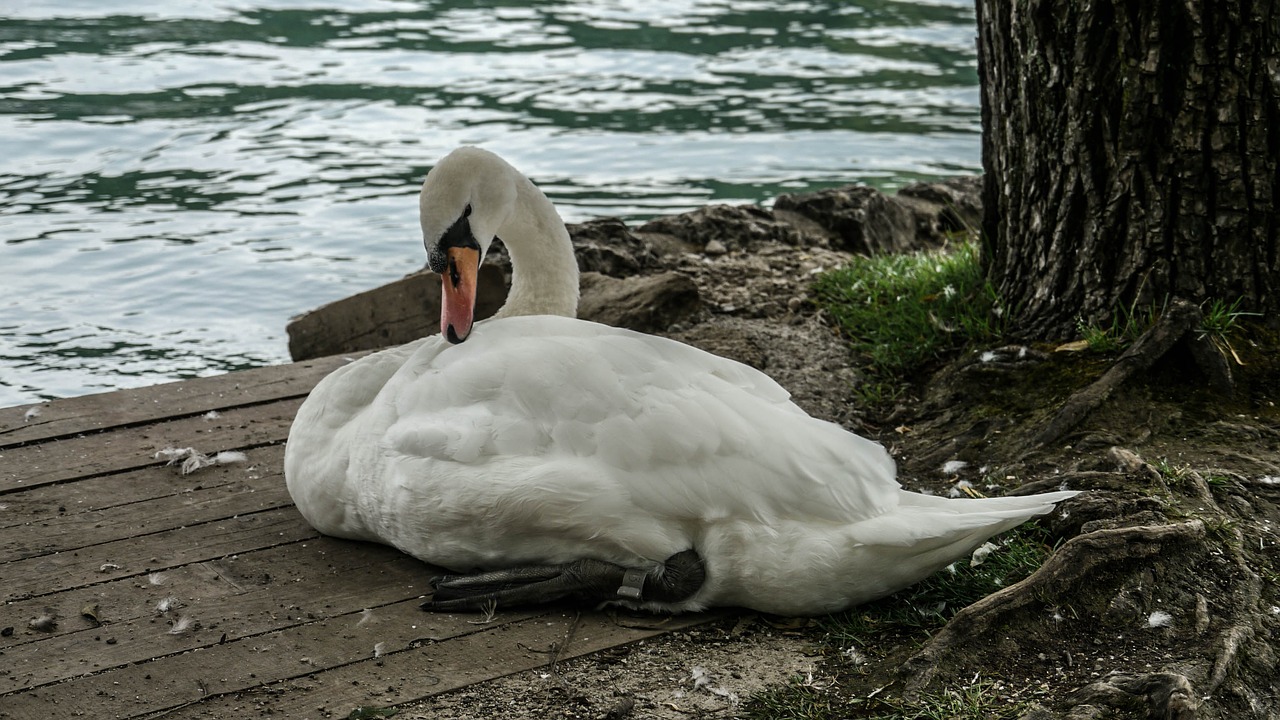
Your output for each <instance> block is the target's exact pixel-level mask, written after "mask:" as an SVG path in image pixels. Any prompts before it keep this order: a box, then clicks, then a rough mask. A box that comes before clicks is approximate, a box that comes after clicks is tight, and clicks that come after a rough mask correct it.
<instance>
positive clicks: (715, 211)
mask: <svg viewBox="0 0 1280 720" xmlns="http://www.w3.org/2000/svg"><path fill="white" fill-rule="evenodd" d="M637 232H640V233H656V234H665V235H671V236H674V237H676V238H678V239H680V240H681V241H683V242H685V243H687V244H689V245H691V246H693V248H695V249H696V250H698V251H704V248H706V247H707V246H708V245H709V244H710V243H713V242H718V243H720V246H721V247H723V248H725V249H726V250H745V249H749V248H752V247H755V246H757V245H760V244H764V243H782V244H785V245H811V244H823V245H825V244H826V241H827V238H826V237H823V236H819V237H813V236H812V235H810V234H809V233H807V232H805V231H804V230H803V229H801V228H797V227H796V226H794V225H792V224H791V223H788V222H785V221H782V220H779V219H778V218H776V217H774V215H773V213H771V212H769V211H768V210H765V209H764V208H762V207H759V206H757V205H708V206H706V207H704V208H698V209H697V210H693V211H691V212H687V213H680V214H679V215H670V216H667V217H660V218H655V219H653V220H650V221H649V222H647V223H645V224H644V225H641V226H640V227H639V228H638V229H637Z"/></svg>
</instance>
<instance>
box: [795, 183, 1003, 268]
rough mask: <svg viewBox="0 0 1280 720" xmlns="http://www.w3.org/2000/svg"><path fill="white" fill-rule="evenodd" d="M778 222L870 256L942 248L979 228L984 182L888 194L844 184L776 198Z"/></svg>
mask: <svg viewBox="0 0 1280 720" xmlns="http://www.w3.org/2000/svg"><path fill="white" fill-rule="evenodd" d="M773 210H774V214H775V215H777V216H778V217H779V219H783V220H786V221H788V222H791V223H792V224H794V225H797V226H801V225H802V223H801V222H800V221H799V218H803V219H804V220H807V221H809V222H811V223H815V224H816V225H818V226H819V227H821V228H822V229H823V230H824V231H826V232H828V233H831V234H832V235H833V236H834V238H835V245H834V247H837V248H839V249H843V250H847V251H849V252H856V253H861V254H864V255H869V254H872V253H877V252H907V251H911V250H918V249H921V248H926V247H934V246H938V245H941V244H942V243H944V242H945V241H946V240H947V237H948V236H949V235H950V234H952V233H956V232H964V231H968V230H973V229H976V228H978V227H979V226H980V225H981V224H982V178H981V176H968V177H959V178H951V179H948V180H942V181H939V182H927V183H926V182H919V183H912V184H911V185H908V186H906V187H904V188H902V189H901V190H899V191H898V194H897V195H894V196H890V195H885V194H884V193H881V192H880V191H879V190H876V189H875V188H872V187H868V186H866V185H845V186H843V187H838V188H832V189H830V190H820V191H818V192H814V193H802V194H798V195H780V196H778V199H777V200H775V201H774V204H773Z"/></svg>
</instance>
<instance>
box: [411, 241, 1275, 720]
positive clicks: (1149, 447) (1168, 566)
mask: <svg viewBox="0 0 1280 720" xmlns="http://www.w3.org/2000/svg"><path fill="white" fill-rule="evenodd" d="M711 249H712V250H714V252H680V251H668V252H666V253H662V252H660V253H658V260H657V262H654V263H650V267H648V268H647V270H646V272H663V271H670V270H675V271H678V272H681V273H684V274H687V275H688V276H690V277H692V278H693V280H694V281H695V283H696V284H697V286H698V289H699V292H700V295H701V301H700V304H701V308H700V309H698V310H697V311H696V312H693V313H692V314H690V315H689V316H688V317H687V318H686V319H685V320H684V321H681V322H680V323H677V324H676V325H675V326H673V327H671V328H670V330H669V331H668V332H666V333H665V334H668V335H670V336H672V337H674V338H676V339H679V340H682V341H685V342H688V343H690V344H693V345H697V346H700V347H703V348H705V349H707V350H710V351H713V352H716V353H719V354H722V355H726V356H729V357H733V358H735V359H738V360H741V361H743V362H746V363H748V364H750V365H753V366H755V367H757V368H760V369H762V370H763V371H765V372H767V373H769V374H770V375H771V376H773V377H774V378H775V379H777V380H778V381H779V382H780V383H781V384H782V385H783V386H784V387H786V388H788V389H789V390H790V391H791V392H792V394H793V397H794V398H795V400H796V402H797V403H798V404H800V405H801V406H802V407H804V408H805V409H806V410H808V411H809V412H810V413H812V414H814V415H816V416H819V417H823V418H826V419H829V420H832V421H835V422H837V423H840V424H842V425H843V426H845V427H846V428H849V429H850V430H853V431H855V432H858V433H861V434H864V435H868V436H871V437H874V438H876V439H878V440H880V441H881V442H883V443H885V444H886V445H887V446H888V447H890V449H891V450H892V452H893V454H894V456H895V457H896V458H897V459H898V461H899V471H900V480H901V482H902V483H903V484H904V485H905V486H906V487H908V488H910V489H917V490H923V491H927V492H934V493H947V492H949V491H950V490H951V489H952V488H954V487H956V484H957V482H958V481H961V480H965V481H969V482H970V483H971V484H972V486H973V487H974V488H975V489H977V490H979V491H980V492H983V493H986V494H1001V493H1007V492H1034V491H1042V490H1048V489H1054V488H1057V487H1059V486H1066V487H1069V488H1072V489H1080V490H1087V491H1088V492H1086V493H1084V494H1082V495H1080V496H1078V497H1077V498H1074V499H1073V500H1071V501H1068V502H1067V503H1065V504H1064V506H1063V508H1062V510H1063V512H1061V513H1060V514H1056V515H1055V516H1054V517H1053V518H1052V519H1047V520H1045V521H1044V524H1045V525H1046V526H1047V527H1048V528H1049V529H1050V532H1051V533H1052V535H1053V536H1054V537H1055V538H1056V539H1057V541H1058V542H1059V543H1060V545H1059V547H1058V549H1057V551H1056V553H1055V554H1054V555H1053V557H1052V558H1051V559H1050V560H1049V561H1048V562H1047V563H1046V565H1045V567H1044V568H1043V569H1042V570H1041V571H1040V572H1039V573H1037V574H1035V575H1034V576H1032V577H1031V578H1029V579H1027V580H1026V581H1024V582H1022V583H1019V584H1017V585H1015V586H1013V587H1011V588H1007V589H1006V590H1004V591H1001V592H999V593H996V594H995V595H993V596H991V597H988V598H987V599H986V600H983V601H980V602H979V603H977V604H976V605H974V606H972V607H970V608H968V609H966V610H964V611H962V612H960V613H959V614H957V615H956V616H955V617H954V618H953V619H952V620H951V622H950V623H949V624H948V625H947V626H946V627H944V628H943V629H942V630H940V631H938V632H936V633H934V634H933V636H932V637H930V638H927V639H924V638H919V637H916V638H902V637H895V636H890V637H884V638H878V639H873V641H871V642H868V643H867V644H866V645H865V646H864V647H862V648H859V649H857V652H856V653H854V652H852V651H851V652H840V648H834V649H832V648H830V647H828V649H827V650H826V651H825V652H824V651H822V649H821V647H822V640H823V631H822V630H821V628H820V627H819V625H818V624H817V623H814V622H811V621H810V622H804V621H801V622H793V621H789V620H785V619H779V618H765V617H759V616H755V615H747V614H742V615H735V616H732V617H730V618H729V619H727V620H725V621H722V622H720V623H718V624H715V625H711V626H706V627H703V628H699V629H695V630H690V631H684V632H678V633H675V634H672V635H668V636H664V637H661V638H658V639H655V640H650V641H646V642H644V643H640V644H637V645H634V646H631V647H625V648H620V649H617V650H615V651H612V652H609V653H604V654H600V655H594V656H588V657H584V658H579V659H576V660H573V661H568V662H560V663H554V664H551V663H549V664H548V665H547V666H546V667H545V668H542V669H540V670H537V671H533V672H529V673H522V674H518V675H514V676H510V677H507V678H504V679H500V680H497V681H494V682H490V683H487V684H485V685H482V686H475V687H471V688H468V689H466V690H464V691H459V692H456V693H451V694H446V695H441V696H438V697H435V698H432V699H430V700H428V701H425V702H423V703H420V704H417V705H414V706H411V707H407V708H402V709H401V710H400V713H399V715H397V717H399V718H408V719H418V718H435V717H453V718H496V717H504V718H505V717H546V718H689V717H724V718H731V717H746V716H748V713H749V712H751V706H750V704H749V703H748V702H747V701H748V698H750V697H751V696H752V695H753V694H754V693H758V692H760V691H761V690H762V689H766V688H780V687H784V686H789V687H791V688H799V689H800V691H801V692H802V694H806V695H807V696H810V697H814V698H819V699H820V700H821V703H822V706H823V707H830V708H834V709H836V710H833V711H832V712H834V713H835V715H837V716H841V717H844V716H847V717H869V716H872V715H870V714H867V713H868V712H869V711H867V710H866V709H865V708H867V707H868V706H867V705H866V704H865V699H866V698H867V697H868V696H878V697H883V698H891V699H897V700H900V701H902V702H906V703H908V704H910V703H911V702H912V701H914V700H916V699H919V698H922V697H923V698H927V697H937V696H938V694H939V693H945V692H947V691H951V692H959V691H963V690H965V689H966V688H968V689H973V688H985V692H987V693H988V694H989V695H991V696H993V697H995V698H997V702H996V703H995V707H996V708H997V709H996V710H991V709H988V710H987V711H985V713H986V714H979V715H966V716H965V717H1021V718H1025V719H1026V720H1038V719H1042V718H1073V719H1074V718H1079V719H1083V718H1108V717H1133V718H1141V717H1169V718H1275V717H1280V697H1278V696H1277V692H1278V691H1277V689H1276V683H1275V678H1276V677H1277V667H1276V664H1277V658H1276V651H1277V648H1280V592H1278V591H1277V582H1276V581H1277V578H1278V575H1277V571H1278V569H1280V562H1278V558H1277V549H1276V548H1277V540H1278V538H1277V533H1278V532H1280V410H1278V409H1277V408H1276V402H1277V401H1280V366H1278V363H1277V360H1276V352H1275V351H1276V350H1277V345H1280V343H1277V334H1276V332H1275V331H1274V330H1265V329H1263V328H1261V327H1260V326H1259V327H1255V329H1254V330H1253V331H1250V332H1247V333H1244V334H1242V335H1240V336H1239V337H1237V338H1236V339H1235V341H1234V344H1233V347H1234V349H1235V350H1236V352H1237V354H1238V355H1239V356H1240V359H1241V360H1242V361H1243V362H1244V363H1245V364H1244V365H1241V366H1237V367H1236V368H1235V378H1236V381H1237V388H1236V392H1235V395H1234V397H1226V396H1224V395H1223V394H1222V393H1220V392H1216V391H1212V390H1210V389H1209V388H1208V387H1207V384H1206V381H1205V378H1203V377H1201V376H1199V375H1198V374H1197V371H1196V370H1195V369H1194V365H1193V364H1192V363H1191V362H1190V361H1189V360H1188V358H1187V357H1186V356H1185V354H1183V353H1181V351H1180V350H1178V349H1175V351H1174V352H1172V353H1170V354H1169V356H1168V357H1166V358H1165V359H1164V360H1161V361H1160V362H1158V363H1157V364H1156V365H1155V366H1154V367H1153V368H1152V370H1151V371H1150V372H1149V373H1147V374H1146V375H1145V376H1144V377H1139V378H1134V379H1132V380H1130V381H1129V382H1127V383H1125V384H1123V385H1122V386H1121V387H1120V388H1119V389H1118V390H1117V391H1116V392H1115V393H1114V394H1113V395H1112V396H1111V397H1110V398H1109V399H1108V400H1107V402H1105V403H1104V404H1103V405H1102V406H1101V407H1100V408H1098V409H1097V410H1095V411H1094V412H1092V413H1091V414H1089V415H1088V416H1087V417H1086V418H1085V420H1084V422H1083V423H1081V424H1080V425H1079V426H1078V427H1076V428H1075V429H1074V430H1072V431H1071V432H1070V433H1068V434H1066V435H1065V436H1063V437H1062V438H1061V439H1060V440H1058V441H1056V442H1054V443H1052V444H1050V445H1049V446H1045V447H1036V446H1034V445H1033V443H1032V442H1031V439H1032V438H1033V437H1034V436H1035V435H1036V433H1037V431H1038V430H1039V429H1040V428H1042V427H1043V426H1044V424H1045V423H1046V422H1048V420H1049V419H1050V418H1051V417H1052V415H1053V413H1054V412H1056V410H1057V408H1059V407H1060V406H1061V405H1062V403H1063V402H1064V401H1065V400H1066V399H1067V397H1069V396H1070V395H1071V394H1072V393H1073V392H1075V391H1077V390H1079V389H1081V388H1083V387H1085V386H1086V385H1088V384H1089V383H1091V382H1093V381H1094V380H1095V379H1097V377H1098V376H1100V375H1101V373H1102V372H1103V371H1104V370H1105V369H1106V368H1107V367H1109V366H1110V364H1111V362H1112V361H1114V359H1115V357H1114V356H1102V355H1093V354H1087V353H1085V354H1081V353H1055V352H1052V350H1053V348H1052V347H1035V346H1032V347H1025V348H1024V347H1020V346H1014V347H1010V348H1002V349H994V352H993V353H991V354H988V355H983V354H981V353H978V352H973V353H967V354H964V355H962V356H960V357H956V358H952V359H950V360H949V361H948V362H946V363H945V364H941V363H940V364H939V365H937V366H936V367H933V368H929V369H927V372H924V373H922V374H921V376H920V377H918V378H914V379H913V385H912V387H913V388H914V390H913V392H911V393H909V394H908V396H907V397H905V398H903V399H902V400H901V401H900V402H899V403H898V405H897V406H896V407H892V408H865V407H862V406H860V405H859V402H858V399H857V394H856V392H855V384H856V382H857V381H858V377H859V374H858V370H857V361H856V358H852V357H851V356H850V354H849V351H848V349H847V345H846V343H845V341H844V340H843V339H842V338H841V337H840V335H839V333H838V332H837V331H836V330H835V329H834V328H833V327H832V324H831V323H830V322H828V320H827V319H826V318H824V317H822V314H821V313H820V312H819V311H817V310H816V309H815V308H814V306H813V305H812V303H810V302H809V298H808V296H807V295H806V288H807V287H808V283H809V281H810V279H811V278H812V276H813V274H814V273H816V272H818V271H820V270H822V269H826V268H831V267H834V266H835V265H838V264H840V263H841V262H842V261H843V260H844V259H845V258H847V257H848V256H847V255H846V254H844V253H842V252H840V251H838V250H833V249H831V248H830V247H829V246H824V245H814V246H808V247H805V246H797V245H795V244H788V243H778V242H774V241H772V240H771V239H769V238H767V237H766V238H762V239H760V240H759V241H755V242H750V243H746V244H743V245H742V246H739V247H724V246H722V245H720V246H715V247H713V248H711ZM953 461H954V462H953ZM956 462H960V463H965V464H964V465H963V466H960V465H957V464H955V463H956ZM947 463H952V464H951V465H949V466H947V467H946V469H945V470H944V465H945V464H947ZM922 707H923V706H922ZM859 708H862V709H859ZM757 712H760V711H759V710H757ZM957 712H958V711H957ZM760 716H764V715H760ZM955 716H957V717H958V716H960V715H958V714H957V715H955ZM806 717H808V716H806ZM922 717H926V716H924V715H922ZM927 717H935V716H934V715H928V716H927ZM939 717H941V716H939Z"/></svg>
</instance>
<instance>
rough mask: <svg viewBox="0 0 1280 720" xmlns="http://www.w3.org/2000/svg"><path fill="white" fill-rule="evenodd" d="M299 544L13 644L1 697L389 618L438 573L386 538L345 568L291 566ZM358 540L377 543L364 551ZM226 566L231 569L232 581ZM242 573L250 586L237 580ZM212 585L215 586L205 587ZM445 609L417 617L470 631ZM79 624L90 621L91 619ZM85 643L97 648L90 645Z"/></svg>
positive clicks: (430, 626) (436, 629) (219, 567)
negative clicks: (327, 626)
mask: <svg viewBox="0 0 1280 720" xmlns="http://www.w3.org/2000/svg"><path fill="white" fill-rule="evenodd" d="M306 544H307V545H313V547H312V548H309V549H310V552H311V554H312V556H315V554H316V550H315V548H314V544H313V543H306ZM301 545H302V544H298V545H296V546H294V547H293V548H292V552H273V553H260V555H261V557H259V558H257V559H256V560H255V561H254V562H252V563H250V565H251V566H252V568H250V567H240V565H241V563H239V562H238V561H237V560H235V559H228V560H227V561H224V562H221V563H216V564H210V565H207V566H205V567H202V568H199V572H196V573H188V574H187V575H186V577H185V578H183V579H178V578H177V577H176V576H174V577H169V578H167V579H166V581H165V583H164V584H163V585H162V586H156V587H152V588H138V589H136V590H135V591H134V594H135V595H146V596H147V602H146V603H145V604H144V606H143V608H142V610H143V612H142V613H141V614H139V615H138V616H136V617H133V618H129V619H111V621H110V622H108V623H106V624H103V625H101V626H99V627H85V628H84V629H81V630H78V631H76V632H71V633H63V634H61V635H59V636H56V637H50V638H48V639H38V640H36V641H33V642H27V643H25V644H22V645H17V646H14V647H9V648H7V649H6V650H5V651H4V657H5V663H6V667H7V669H8V673H7V674H5V675H4V676H0V697H2V696H3V694H4V693H5V692H12V691H15V690H21V689H27V688H33V687H38V686H41V685H47V684H49V683H54V682H58V681H61V680H65V679H67V678H71V677H78V676H81V675H84V674H86V673H92V672H100V671H102V670H106V669H110V668H114V667H120V666H124V665H129V664H133V663H139V662H145V661H150V660H152V659H154V658H157V657H164V656H167V655H172V654H175V653H180V652H188V651H192V650H198V649H202V648H208V647H211V646H213V645H219V644H222V643H224V642H231V641H236V640H240V639H243V638H254V637H259V636H262V635H264V634H268V633H274V632H279V631H283V630H288V629H290V628H296V627H300V626H302V625H306V624H309V623H314V622H316V621H320V620H326V619H330V618H334V617H346V618H347V620H348V621H349V622H348V623H346V624H352V625H358V626H360V627H363V626H366V625H367V626H370V627H374V626H378V625H380V624H382V623H384V622H386V621H387V617H386V613H385V612H384V611H383V609H382V608H383V606H387V605H393V604H396V603H402V602H406V601H411V602H412V603H415V605H414V607H416V603H419V602H421V600H420V598H421V597H422V596H423V595H424V594H426V593H428V591H429V587H428V579H429V577H430V575H431V573H430V572H428V569H427V568H426V566H424V565H423V564H422V563H420V562H418V561H416V560H414V559H412V558H410V557H408V556H407V555H403V554H401V553H398V552H394V551H391V552H383V550H385V549H384V548H381V547H379V546H367V545H364V544H360V545H358V546H356V551H355V552H347V553H343V554H347V555H350V556H352V557H353V558H362V559H363V562H361V563H358V564H350V563H348V566H347V567H345V568H344V569H343V570H342V572H341V574H340V575H339V574H336V573H335V572H332V571H328V570H323V569H322V570H321V571H320V572H316V569H317V568H316V567H315V563H314V562H313V561H311V562H310V564H311V569H310V570H309V571H307V572H298V570H297V569H296V568H287V569H286V567H287V566H284V565H283V564H284V563H287V562H288V561H289V560H291V559H292V560H302V561H303V562H304V563H307V562H308V559H307V558H306V557H304V556H302V555H301V554H300V550H302V549H303V548H301V547H300V546H301ZM349 545H351V544H349ZM359 549H369V550H373V552H366V553H361V552H359ZM268 558H274V559H275V562H274V563H271V562H264V561H266V560H267V559H268ZM264 567H265V568H270V569H271V570H275V571H276V572H280V574H279V575H272V574H271V573H270V571H264V573H263V574H264V575H266V576H268V577H269V579H259V578H253V577H247V576H246V570H250V571H254V572H256V571H257V570H260V569H262V568H264ZM282 571H283V572H282ZM226 574H229V575H231V576H232V578H233V579H232V580H231V581H227V580H226ZM166 575H171V574H169V573H166ZM237 579H238V580H239V582H237ZM184 580H185V581H184ZM241 583H243V585H244V587H243V588H242V589H241V588H240V587H238V586H239V585H240V584H241ZM206 590H212V591H213V592H212V593H206V592H205V591H206ZM166 597H168V598H171V599H172V601H173V605H174V607H173V609H171V610H170V611H168V612H164V613H162V612H159V611H157V610H156V603H158V602H159V601H160V600H161V599H162V598H166ZM99 607H100V608H101V610H100V612H101V613H102V617H103V619H104V620H107V619H109V615H108V614H109V613H110V611H111V608H104V607H103V606H101V605H99ZM362 611H364V612H362ZM528 616H529V613H504V614H503V615H502V616H501V617H500V618H499V619H500V620H501V621H502V622H511V621H514V620H519V619H521V618H524V617H528ZM441 617H444V616H439V615H431V614H428V613H425V612H421V611H419V617H417V619H416V620H417V624H418V625H419V627H420V628H423V629H425V630H427V631H429V632H430V633H431V635H432V636H433V637H437V636H440V637H450V636H452V635H451V634H450V633H454V634H456V633H457V632H471V631H472V629H471V628H470V627H469V626H466V625H465V624H459V623H457V622H454V621H450V622H449V623H445V624H444V625H443V626H442V625H440V623H439V619H440V618H441ZM181 618H186V619H187V621H188V622H189V623H190V624H189V625H188V626H187V629H186V630H185V631H183V632H173V631H174V629H175V628H176V627H177V626H176V625H175V623H177V622H180V619H181ZM69 620H70V621H72V622H75V621H77V620H79V619H78V618H69ZM344 622H345V621H344ZM80 624H81V625H86V626H87V625H90V623H89V622H88V621H84V622H82V623H80ZM86 650H90V651H91V652H90V653H89V654H88V655H86V652H85V651H86Z"/></svg>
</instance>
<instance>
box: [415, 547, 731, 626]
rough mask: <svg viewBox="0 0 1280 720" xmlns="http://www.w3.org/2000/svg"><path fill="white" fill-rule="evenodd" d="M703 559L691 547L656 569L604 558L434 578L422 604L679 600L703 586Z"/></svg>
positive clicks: (485, 607) (460, 607) (475, 606)
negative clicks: (637, 568)
mask: <svg viewBox="0 0 1280 720" xmlns="http://www.w3.org/2000/svg"><path fill="white" fill-rule="evenodd" d="M705 579H706V572H705V570H704V568H703V566H702V558H701V557H699V556H698V553H697V552H695V551H693V550H685V551H683V552H679V553H676V554H675V555H672V556H671V557H669V558H667V560H666V562H665V563H663V565H662V566H661V567H659V568H658V569H656V570H653V571H650V572H645V571H643V570H636V569H629V568H625V567H623V566H621V565H615V564H613V563H610V562H605V561H603V560H590V559H584V560H575V561H573V562H570V563H565V564H564V565H536V566H528V567H518V568H509V569H506V570H491V571H489V572H482V573H474V574H471V575H442V576H440V577H436V578H433V579H432V581H431V586H432V588H433V589H434V590H435V593H434V594H433V595H432V597H431V599H430V600H428V601H427V602H424V603H423V604H422V608H423V609H424V610H431V611H435V612H454V611H491V610H493V609H494V608H496V607H498V606H502V607H509V606H515V605H538V604H542V603H548V602H552V601H555V600H565V599H568V600H579V601H593V602H603V601H609V600H629V601H632V602H679V601H681V600H686V599H688V598H689V597H692V596H693V594H694V593H696V592H697V591H698V588H700V587H702V583H703V581H704V580H705Z"/></svg>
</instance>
